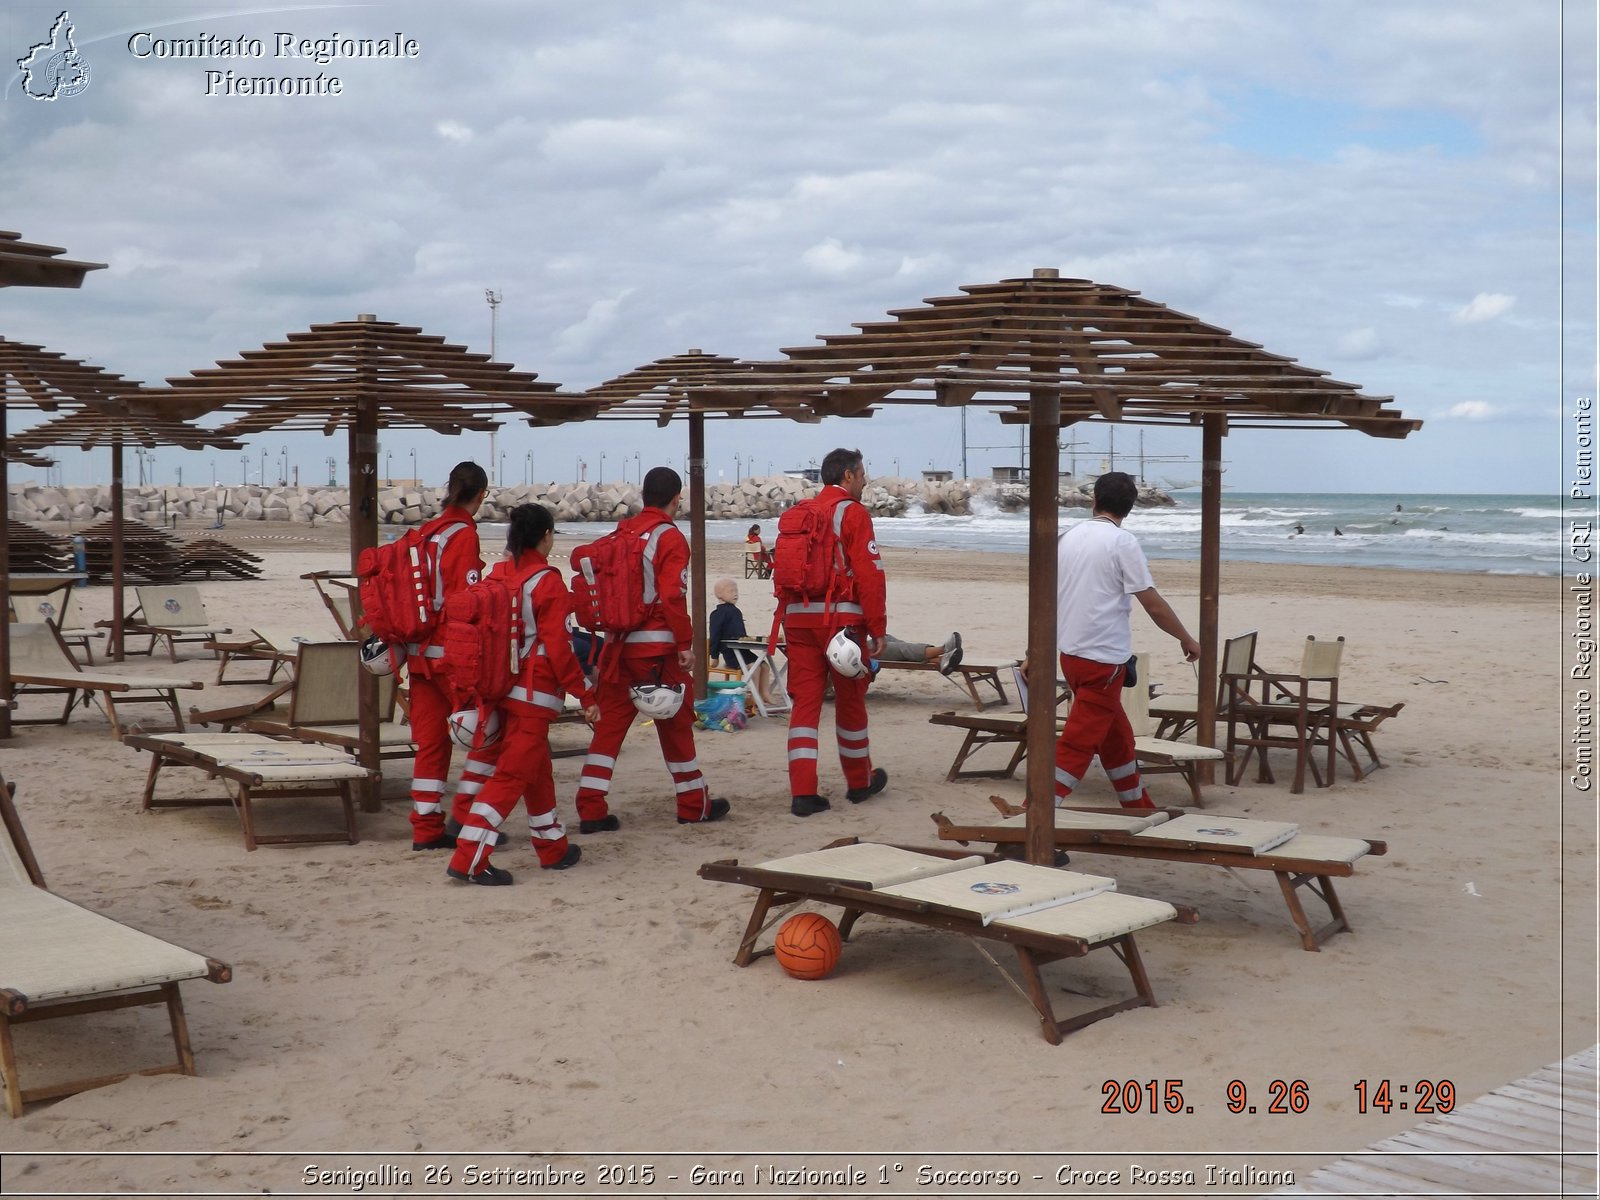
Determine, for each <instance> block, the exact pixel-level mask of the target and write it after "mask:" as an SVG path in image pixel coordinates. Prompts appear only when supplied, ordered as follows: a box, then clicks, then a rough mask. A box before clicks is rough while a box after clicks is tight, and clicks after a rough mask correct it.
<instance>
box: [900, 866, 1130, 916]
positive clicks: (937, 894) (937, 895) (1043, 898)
mask: <svg viewBox="0 0 1600 1200" xmlns="http://www.w3.org/2000/svg"><path fill="white" fill-rule="evenodd" d="M1116 886H1117V881H1116V880H1115V879H1112V878H1110V877H1109V876H1106V875H1084V874H1082V873H1080V872H1078V871H1058V870H1056V869H1055V868H1054V867H1039V866H1034V865H1032V864H1030V863H1019V862H1009V861H1002V862H993V863H980V864H979V865H977V866H974V867H967V868H966V869H965V870H961V871H949V872H946V873H944V874H942V875H936V876H934V877H932V878H929V879H916V880H912V881H910V882H908V883H899V884H895V885H893V886H892V887H882V888H879V889H877V890H878V891H880V892H882V893H883V894H884V895H886V896H898V897H900V898H901V899H905V900H922V901H926V902H928V903H932V904H942V905H944V906H946V907H948V908H956V909H960V910H962V911H963V912H965V913H967V914H968V915H970V916H973V917H976V918H978V919H979V920H981V921H982V922H983V924H985V925H987V924H989V923H990V922H991V921H999V920H1004V919H1005V918H1007V917H1012V916H1018V915H1021V914H1024V913H1030V912H1036V911H1038V910H1039V909H1042V908H1048V907H1050V906H1052V905H1055V904H1062V903H1065V902H1067V901H1070V900H1073V899H1077V898H1081V897H1084V896H1091V895H1094V894H1095V893H1097V892H1106V891H1112V890H1114V889H1115V888H1116Z"/></svg>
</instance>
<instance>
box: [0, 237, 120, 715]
mask: <svg viewBox="0 0 1600 1200" xmlns="http://www.w3.org/2000/svg"><path fill="white" fill-rule="evenodd" d="M65 253H66V250H65V249H64V248H63V247H61V246H46V245H43V244H42V243H39V242H25V241H23V240H22V235H21V234H19V233H13V232H11V231H10V230H5V229H0V287H58V288H75V287H82V286H83V279H84V276H86V275H87V274H88V273H89V272H90V271H100V270H104V269H105V265H106V264H105V263H94V262H75V261H73V260H72V259H67V258H62V257H61V255H63V254H65ZM3 382H4V385H5V386H4V387H0V502H3V503H4V504H5V505H6V508H7V510H8V511H9V509H10V505H11V485H10V483H9V481H8V480H7V478H6V463H7V462H8V461H9V460H10V456H9V455H8V454H7V453H6V445H5V424H6V423H5V409H6V408H7V407H9V406H10V405H11V404H12V403H17V404H21V405H24V406H26V405H29V404H37V403H38V400H36V399H31V398H28V392H27V389H26V388H24V387H22V386H21V385H19V386H18V387H17V389H16V394H17V399H15V400H13V388H12V385H11V381H10V379H9V377H8V378H6V379H5V380H4V381H3ZM34 394H35V395H48V394H49V390H48V388H45V387H37V388H35V389H34ZM10 553H11V547H10V538H9V536H8V534H7V532H6V521H5V519H4V516H3V515H0V564H3V563H5V562H7V561H9V558H10ZM0 600H7V601H9V596H8V595H7V593H6V591H5V587H4V584H3V583H0ZM4 625H5V622H3V621H0V626H4ZM10 736H11V634H10V630H9V629H6V628H3V627H0V738H7V737H10Z"/></svg>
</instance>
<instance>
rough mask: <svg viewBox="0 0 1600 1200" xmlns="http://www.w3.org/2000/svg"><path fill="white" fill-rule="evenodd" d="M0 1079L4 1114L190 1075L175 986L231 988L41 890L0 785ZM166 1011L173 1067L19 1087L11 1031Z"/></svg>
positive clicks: (169, 947) (203, 967)
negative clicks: (198, 982) (135, 1079)
mask: <svg viewBox="0 0 1600 1200" xmlns="http://www.w3.org/2000/svg"><path fill="white" fill-rule="evenodd" d="M0 896H3V897H4V900H3V903H4V906H5V913H6V919H5V921H4V922H0V1075H4V1077H5V1088H6V1111H7V1112H8V1113H10V1114H11V1116H13V1117H20V1116H21V1115H22V1109H23V1105H25V1104H32V1103H34V1102H35V1101H38V1100H54V1099H56V1098H58V1097H61V1096H71V1095H75V1094H77V1093H78V1092H86V1091H88V1090H89V1089H90V1088H97V1087H104V1086H106V1085H107V1084H112V1083H117V1082H119V1081H120V1080H123V1079H126V1078H128V1076H129V1075H130V1074H139V1075H167V1074H181V1075H193V1074H195V1073H196V1072H195V1066H194V1052H193V1050H192V1049H191V1048H190V1045H189V1025H188V1021H187V1020H186V1019H185V1017H184V1013H183V1000H182V998H181V997H180V996H179V994H178V985H179V984H180V983H182V982H183V981H184V980H186V979H208V980H210V981H211V982H212V983H227V982H228V981H229V980H230V979H231V978H232V977H233V972H232V969H231V968H230V967H228V965H227V964H226V963H221V962H218V961H217V960H216V959H214V958H206V957H204V956H203V955H199V954H195V953H193V952H191V951H188V950H185V949H183V948H182V947H180V946H174V945H173V944H172V943H171V942H166V941H163V940H162V939H160V938H158V937H152V936H151V935H149V934H147V933H141V932H140V931H139V930H137V929H134V928H133V927H131V926H129V925H124V924H122V923H121V922H120V921H116V920H114V919H112V918H111V917H105V916H101V915H100V914H99V913H95V912H91V911H90V910H88V909H86V908H80V907H79V906H78V905H76V904H74V903H72V901H70V900H67V899H64V898H63V897H61V896H57V895H56V894H55V893H53V892H51V891H50V890H49V889H48V888H47V887H46V885H45V881H44V874H43V872H41V871H40V870H39V863H38V860H37V859H35V858H34V855H33V848H32V847H31V846H30V845H29V844H28V835H27V833H26V832H25V831H24V830H23V827H22V820H21V818H20V817H19V816H18V815H17V809H16V805H15V803H14V802H13V800H12V787H11V785H9V784H7V783H6V782H5V781H4V780H3V779H0ZM157 1004H160V1005H165V1006H166V1009H167V1019H168V1021H169V1023H170V1025H171V1028H172V1042H173V1047H174V1049H175V1050H176V1053H177V1060H176V1061H175V1062H171V1063H168V1064H166V1065H164V1066H155V1067H147V1068H145V1069H144V1070H141V1071H136V1072H124V1073H122V1074H118V1075H102V1076H98V1077H93V1078H86V1079H75V1080H69V1081H63V1082H57V1083H50V1084H45V1085H42V1086H39V1087H31V1088H24V1087H23V1086H22V1084H21V1081H20V1079H19V1078H18V1064H17V1054H16V1048H15V1045H14V1044H13V1041H12V1029H13V1027H15V1026H17V1025H24V1024H28V1023H30V1022H34V1021H51V1020H60V1019H64V1018H67V1017H74V1016H78V1015H80V1014H82V1013H91V1012H107V1011H110V1010H113V1009H122V1008H137V1007H143V1006H146V1005H157Z"/></svg>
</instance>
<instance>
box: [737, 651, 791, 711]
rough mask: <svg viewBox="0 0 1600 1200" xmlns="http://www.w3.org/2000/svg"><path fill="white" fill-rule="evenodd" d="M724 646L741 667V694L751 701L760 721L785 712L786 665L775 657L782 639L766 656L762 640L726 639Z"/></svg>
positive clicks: (787, 674) (786, 701)
mask: <svg viewBox="0 0 1600 1200" xmlns="http://www.w3.org/2000/svg"><path fill="white" fill-rule="evenodd" d="M727 644H728V645H729V646H730V647H731V648H732V649H733V651H734V654H735V657H737V658H738V659H739V661H740V662H741V663H743V664H744V669H743V671H742V674H741V678H742V680H743V682H744V694H745V695H746V696H749V697H750V699H751V700H752V701H754V703H755V706H756V711H757V712H759V713H760V714H761V715H762V716H763V717H771V716H776V715H777V714H778V713H786V712H788V711H789V707H790V706H789V664H788V662H787V661H784V660H781V659H780V658H779V657H778V655H779V653H780V652H781V651H782V650H783V641H782V639H781V638H780V639H779V641H778V644H777V646H776V647H775V648H774V650H773V652H772V653H770V654H769V653H768V652H767V639H766V638H758V637H742V638H730V639H729V640H728V643H727Z"/></svg>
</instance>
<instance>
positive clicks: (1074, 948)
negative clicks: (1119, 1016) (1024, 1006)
mask: <svg viewBox="0 0 1600 1200" xmlns="http://www.w3.org/2000/svg"><path fill="white" fill-rule="evenodd" d="M700 877H701V878H702V879H709V880H713V881H716V882H719V883H738V884H743V885H745V886H746V887H753V888H756V889H757V891H758V894H757V896H756V902H755V907H754V908H753V909H752V910H751V913H750V920H749V921H748V922H747V923H746V925H745V932H744V937H743V938H742V939H741V940H740V942H739V950H738V952H737V953H736V954H735V955H734V958H733V961H734V964H735V965H736V966H740V967H743V966H748V965H749V964H750V962H751V961H752V960H754V959H756V958H759V957H761V956H763V955H765V954H770V953H772V951H771V950H770V949H764V950H757V949H756V940H757V938H758V937H759V936H760V935H761V933H762V932H763V931H764V930H765V929H767V928H768V927H769V926H770V925H772V924H774V923H775V922H776V921H777V920H778V916H773V917H771V918H770V919H769V917H768V913H769V912H770V910H771V909H772V908H773V907H774V906H778V907H779V908H785V907H788V906H790V905H794V904H799V903H802V902H805V901H811V902H813V903H817V904H834V905H837V906H839V907H840V908H841V909H843V917H842V919H841V920H840V922H839V936H840V937H841V938H844V939H846V940H848V939H849V937H850V933H851V931H852V930H853V929H854V928H855V924H856V921H857V920H859V919H860V917H861V916H862V914H864V913H872V914H874V915H875V916H881V917H888V918H890V919H891V920H898V921H907V922H910V923H911V924H913V925H925V926H927V927H929V928H931V929H943V930H946V931H948V932H951V933H961V934H965V935H966V936H968V937H970V938H972V939H973V940H974V942H980V941H996V942H1005V943H1008V944H1009V945H1010V946H1011V947H1012V948H1013V949H1014V950H1015V951H1016V954H1017V961H1018V965H1019V969H1020V972H1021V975H1022V979H1023V986H1025V988H1026V995H1027V998H1028V1000H1029V1002H1030V1003H1031V1004H1032V1005H1033V1007H1034V1010H1035V1012H1036V1013H1037V1014H1038V1017H1039V1023H1040V1028H1041V1031H1042V1032H1043V1034H1044V1038H1045V1040H1046V1041H1047V1042H1049V1043H1051V1044H1052V1045H1057V1044H1059V1043H1060V1041H1061V1038H1062V1036H1063V1035H1064V1034H1067V1033H1071V1032H1072V1031H1073V1030H1076V1029H1081V1028H1083V1027H1084V1026H1086V1025H1090V1024H1092V1023H1093V1022H1095V1021H1098V1020H1101V1019H1102V1018H1104V1017H1109V1016H1111V1015H1112V1014H1113V1013H1119V1012H1122V1011H1124V1010H1126V1009H1130V1008H1139V1007H1143V1006H1146V1005H1148V1006H1151V1007H1154V1005H1155V1003H1156V998H1155V993H1154V991H1153V990H1152V989H1151V986H1150V979H1149V976H1148V975H1146V973H1145V969H1144V963H1143V961H1142V960H1141V959H1140V957H1139V951H1138V947H1137V946H1136V945H1135V944H1134V940H1133V935H1134V933H1135V932H1137V931H1138V930H1140V929H1145V928H1148V927H1149V926H1151V925H1158V924H1160V923H1162V922H1164V921H1171V920H1177V921H1180V922H1183V923H1185V924H1192V923H1193V922H1194V921H1196V920H1197V919H1198V918H1197V917H1196V915H1195V913H1194V910H1193V909H1189V908H1184V907H1182V906H1179V905H1172V904H1167V903H1166V902H1164V901H1161V900H1149V899H1146V898H1144V897H1142V896H1124V895H1121V894H1120V893H1118V892H1116V891H1115V890H1114V889H1115V887H1116V882H1115V880H1111V879H1107V878H1104V877H1101V876H1090V875H1081V874H1078V873H1076V872H1068V871H1057V870H1055V869H1053V868H1050V867H1035V866H1030V865H1028V864H1026V863H1017V862H1009V863H1008V862H1005V861H1003V860H1001V859H999V858H998V857H997V856H995V855H992V854H961V853H960V852H957V851H951V850H938V849H926V850H924V849H913V848H911V847H906V846H888V845H881V844H877V843H872V842H860V841H858V840H857V839H855V838H847V839H844V840H842V841H838V842H834V843H833V844H831V845H829V846H825V847H824V848H823V849H821V850H818V851H813V852H811V853H809V854H797V855H791V856H789V857H787V858H781V859H775V860H773V861H771V862H766V863H759V864H757V865H755V866H748V867H741V866H740V865H739V864H738V862H737V860H734V859H726V860H722V861H719V862H710V863H706V864H705V865H703V866H702V867H701V868H700ZM1018 908H1022V909H1030V910H1031V911H1024V912H1014V911H1013V910H1015V909H1018ZM779 915H780V916H781V915H782V914H781V913H780V914H779ZM1102 946H1109V947H1111V951H1112V953H1113V954H1115V955H1116V956H1117V957H1118V958H1119V959H1120V960H1121V961H1122V962H1123V964H1124V965H1125V966H1126V967H1127V968H1128V973H1129V975H1130V976H1131V977H1132V979H1133V986H1134V990H1135V993H1136V994H1135V995H1134V996H1132V997H1129V998H1128V999H1125V1000H1119V1001H1116V1002H1114V1003H1112V1004H1107V1005H1103V1006H1101V1007H1099V1008H1096V1009H1093V1010H1091V1011H1089V1012H1085V1013H1081V1014H1079V1015H1077V1016H1074V1017H1069V1018H1067V1019H1065V1020H1059V1019H1057V1017H1056V1015H1055V1011H1054V1009H1053V1008H1052V1006H1051V1003H1050V994H1049V992H1048V991H1047V990H1046V988H1045V985H1044V982H1043V980H1042V979H1041V978H1040V976H1039V967H1040V966H1041V965H1043V964H1045V963H1050V962H1054V961H1056V960H1057V959H1062V958H1078V957H1082V956H1083V955H1085V954H1088V953H1089V952H1090V951H1091V950H1096V949H1099V948H1100V947H1102ZM978 948H979V951H980V952H981V953H983V954H984V957H985V958H988V959H989V961H990V963H991V964H993V965H994V966H995V967H996V969H997V970H998V969H1000V967H999V964H998V963H996V962H995V960H994V959H993V958H991V957H989V955H988V953H987V951H984V950H983V947H982V946H979V947H978ZM1001 974H1002V975H1004V976H1005V978H1006V979H1007V981H1008V982H1011V983H1012V985H1013V986H1016V983H1015V981H1014V980H1012V979H1011V976H1010V975H1009V974H1008V973H1006V972H1005V971H1004V970H1001ZM1019 990H1020V989H1019Z"/></svg>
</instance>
